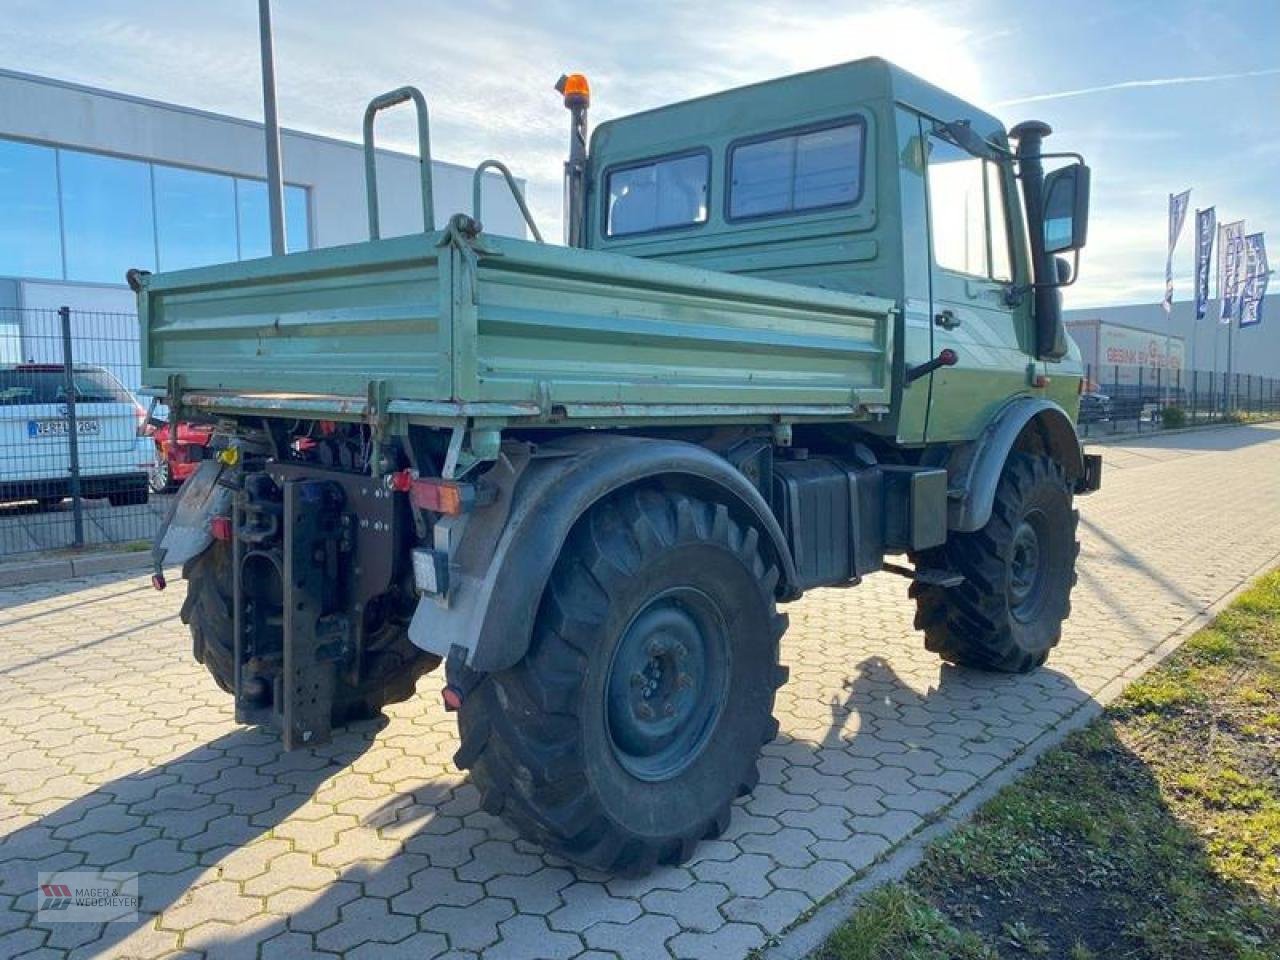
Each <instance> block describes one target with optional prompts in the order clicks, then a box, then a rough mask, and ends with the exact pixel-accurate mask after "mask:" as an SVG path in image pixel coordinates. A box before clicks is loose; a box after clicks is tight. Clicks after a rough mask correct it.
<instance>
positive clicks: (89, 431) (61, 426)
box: [27, 419, 102, 437]
mask: <svg viewBox="0 0 1280 960" xmlns="http://www.w3.org/2000/svg"><path fill="white" fill-rule="evenodd" d="M70 432H71V431H70V430H69V429H68V427H67V421H66V420H62V419H58V420H28V421H27V436H28V437H65V436H66V435H67V434H68V433H70ZM101 432H102V423H101V422H100V421H98V420H77V421H76V434H77V435H78V436H81V437H86V436H95V435H96V434H99V433H101Z"/></svg>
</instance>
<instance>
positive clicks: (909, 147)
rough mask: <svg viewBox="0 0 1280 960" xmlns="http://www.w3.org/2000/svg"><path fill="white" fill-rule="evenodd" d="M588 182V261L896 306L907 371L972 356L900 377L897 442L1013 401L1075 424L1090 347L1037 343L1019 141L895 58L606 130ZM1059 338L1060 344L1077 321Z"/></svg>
mask: <svg viewBox="0 0 1280 960" xmlns="http://www.w3.org/2000/svg"><path fill="white" fill-rule="evenodd" d="M975 143H978V144H981V145H982V146H981V147H980V149H979V150H978V151H977V152H975V151H974V149H973V145H974V144H975ZM1037 147H1038V142H1037ZM1065 169H1067V170H1068V171H1071V170H1073V168H1072V167H1068V168H1065ZM587 184H588V187H587V197H586V203H585V205H584V207H585V220H586V225H585V230H584V231H583V239H584V243H585V245H586V246H588V247H590V248H591V249H595V250H607V251H610V252H614V253H621V254H625V255H627V256H630V257H642V258H654V259H661V260H668V261H672V262H676V263H683V264H689V265H692V266H698V267H703V268H706V269H709V270H715V271H723V272H727V273H734V274H741V275H745V276H752V277H761V278H766V279H770V280H779V281H783V282H786V283H793V284H802V285H808V286H815V287H821V288H824V289H829V290H841V291H847V292H850V293H861V294H872V295H875V296H880V297H887V298H889V299H892V300H893V301H895V303H897V304H898V305H899V309H900V310H901V321H900V322H899V323H898V324H897V328H896V331H895V334H896V335H895V343H894V350H895V353H896V354H897V355H898V356H900V357H901V358H902V359H903V363H902V364H901V365H899V366H897V367H896V369H897V371H898V372H899V373H901V372H903V371H904V370H907V369H911V368H913V367H919V366H920V365H922V364H925V363H928V362H929V361H930V360H932V359H934V358H936V357H937V356H938V355H939V354H941V353H942V351H944V350H952V351H954V353H955V356H956V357H957V362H956V363H955V364H954V365H950V366H941V367H939V368H937V369H936V370H935V371H933V372H932V373H931V374H927V375H925V376H922V377H920V378H918V379H915V380H911V381H909V382H907V381H906V380H905V379H904V378H903V377H902V376H897V377H895V381H894V383H893V386H892V389H893V400H892V402H891V403H890V405H889V406H890V408H891V409H892V411H893V413H892V415H891V416H889V417H887V418H885V419H884V420H882V421H880V422H879V423H877V424H875V425H874V426H872V427H871V429H872V430H873V431H878V432H883V433H885V434H887V435H888V436H890V437H892V438H893V439H894V441H895V442H897V443H899V444H907V445H916V444H923V443H947V442H959V441H964V440H968V439H972V438H973V437H974V436H976V435H977V434H978V433H979V432H980V431H981V429H982V428H983V426H984V424H986V423H987V422H988V421H989V420H990V418H991V416H992V415H993V413H994V412H995V410H996V409H997V408H998V407H999V406H1001V405H1003V404H1005V403H1007V402H1008V401H1009V399H1010V397H1013V396H1021V395H1026V396H1040V397H1047V398H1050V399H1052V400H1054V401H1055V402H1057V403H1058V404H1060V405H1061V406H1062V407H1063V408H1064V409H1066V410H1068V411H1069V412H1072V413H1074V411H1075V408H1076V404H1077V400H1076V395H1077V392H1078V384H1079V378H1080V377H1081V375H1082V370H1081V366H1080V357H1079V351H1078V350H1076V348H1075V345H1074V344H1072V343H1071V342H1070V341H1069V340H1066V341H1065V342H1066V352H1065V353H1060V355H1057V356H1047V355H1046V354H1052V353H1054V350H1053V349H1052V348H1051V347H1050V349H1047V350H1042V349H1041V348H1040V345H1039V344H1038V342H1037V328H1036V325H1035V321H1034V306H1035V302H1036V298H1035V296H1033V289H1034V285H1035V283H1036V276H1035V269H1034V264H1033V260H1032V257H1033V251H1032V245H1031V243H1030V242H1029V231H1028V219H1027V210H1026V206H1025V204H1024V202H1023V199H1024V198H1023V196H1022V191H1021V190H1020V185H1019V172H1018V170H1017V164H1016V154H1015V152H1014V150H1013V149H1011V147H1010V142H1009V135H1008V132H1007V131H1006V130H1005V128H1004V125H1003V124H1002V123H1001V122H1000V121H999V120H998V119H996V118H995V117H993V116H991V115H990V114H987V113H984V112H982V111H980V110H978V109H976V108H975V107H974V106H972V105H971V104H969V103H966V102H965V101H963V100H961V99H959V98H957V97H955V96H953V95H951V94H949V93H947V92H946V91H944V90H941V89H939V88H938V87H935V86H933V85H932V84H929V83H927V82H925V81H923V80H921V79H920V78H918V77H916V76H914V75H912V74H911V73H909V72H907V71H905V70H903V69H901V68H899V67H896V66H894V65H893V64H891V63H889V62H887V61H885V60H882V59H878V58H869V59H865V60H859V61H856V62H853V63H846V64H841V65H838V66H833V67H828V68H825V69H821V70H815V71H812V72H809V73H802V74H797V75H795V76H789V77H783V78H780V79H776V80H769V81H767V82H764V83H758V84H754V85H752V86H747V87H742V88H739V89H735V90H730V91H726V92H723V93H716V94H712V95H710V96H706V97H700V98H698V99H695V100H689V101H685V102H683V103H677V104H673V105H671V106H664V107H660V108H658V109H655V110H650V111H647V112H644V113H640V114H635V115H632V116H627V117H623V118H621V119H617V120H611V121H608V122H606V123H603V124H601V125H600V126H599V127H597V128H596V130H595V132H594V134H593V136H592V138H591V148H590V151H589V163H588V177H587ZM1083 189H1084V191H1085V194H1086V196H1085V197H1084V198H1083V199H1085V200H1087V183H1086V184H1085V185H1084V187H1083ZM1073 204H1074V199H1073ZM1041 226H1042V225H1041ZM1055 271H1056V267H1055ZM1051 282H1055V283H1056V282H1057V276H1056V273H1055V276H1054V278H1053V280H1052V281H1051ZM1051 326H1052V327H1054V328H1057V329H1056V330H1055V334H1056V337H1057V338H1058V339H1059V340H1063V339H1064V335H1063V334H1062V333H1061V330H1060V327H1061V319H1060V316H1059V317H1058V318H1056V319H1054V320H1053V322H1052V324H1051Z"/></svg>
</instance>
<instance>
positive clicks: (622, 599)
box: [446, 488, 786, 873]
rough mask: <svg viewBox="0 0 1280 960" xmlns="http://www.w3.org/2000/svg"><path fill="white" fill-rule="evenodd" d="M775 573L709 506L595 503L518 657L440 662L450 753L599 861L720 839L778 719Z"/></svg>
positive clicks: (749, 531)
mask: <svg viewBox="0 0 1280 960" xmlns="http://www.w3.org/2000/svg"><path fill="white" fill-rule="evenodd" d="M777 580H778V570H777V568H776V567H774V566H772V565H771V564H768V563H766V561H765V560H764V559H763V557H762V551H761V547H760V543H759V535H758V533H757V531H756V530H755V529H754V528H753V527H750V526H743V525H742V524H740V523H738V522H737V521H735V520H734V519H732V518H731V517H730V516H729V513H728V511H727V509H726V508H725V507H724V506H723V505H720V504H712V503H707V502H704V501H701V500H697V499H694V498H693V497H690V496H685V495H683V494H678V493H669V492H663V491H659V490H654V489H648V488H641V489H634V490H628V491H624V492H622V493H620V494H617V495H615V496H613V497H611V498H609V499H606V500H605V501H603V502H601V503H599V504H597V505H596V506H594V507H593V508H592V509H591V510H590V511H589V512H588V513H587V515H586V516H585V517H584V518H583V519H582V520H581V521H580V522H579V523H578V524H577V525H576V526H575V527H574V529H573V531H572V532H571V534H570V536H569V538H568V540H567V541H566V543H565V545H564V547H563V549H562V550H561V553H560V556H559V558H558V560H557V562H556V566H555V568H554V571H553V573H552V575H551V578H550V582H549V584H548V586H547V589H546V591H545V593H544V595H543V598H542V601H541V604H540V607H539V610H538V614H537V618H536V620H535V622H534V624H533V630H532V638H531V643H530V647H529V650H528V652H527V653H526V655H525V657H524V659H523V660H521V661H520V662H519V663H518V664H516V665H515V666H514V667H511V668H510V669H507V670H503V671H500V672H495V673H488V674H475V673H472V672H471V671H469V670H468V669H467V668H465V667H460V666H457V665H456V664H454V662H453V660H452V659H451V660H450V661H449V662H448V664H447V666H446V669H447V670H448V671H449V673H450V676H449V680H450V683H452V684H453V685H454V686H456V687H457V688H459V689H460V690H462V691H464V699H463V703H462V706H461V710H460V714H459V728H460V733H461V748H460V749H459V750H458V753H457V757H456V762H457V764H458V766H459V767H462V768H464V769H468V770H470V772H471V778H472V782H473V783H474V784H475V785H476V787H477V788H478V789H479V791H480V795H481V798H482V803H483V806H484V808H485V809H486V810H488V811H490V812H491V813H494V814H498V815H500V816H502V817H503V818H505V819H506V820H507V821H508V822H509V823H511V824H512V825H513V826H514V827H515V828H516V829H517V830H518V831H519V832H520V833H521V834H522V835H523V836H524V837H526V838H527V839H530V840H533V841H536V842H538V843H540V844H542V845H543V846H544V847H546V848H548V849H550V850H552V851H554V852H556V853H559V854H561V855H563V856H564V857H566V858H568V859H570V860H573V861H575V862H577V863H579V864H582V865H584V866H588V867H592V868H596V869H599V870H605V871H611V872H613V871H616V872H624V873H640V872H643V871H645V870H648V869H650V868H651V867H653V866H654V865H656V864H659V863H663V864H669V863H680V862H682V861H684V860H686V859H688V857H689V856H690V855H691V854H692V853H693V850H694V847H695V846H696V845H697V843H698V842H699V841H700V840H702V839H704V838H707V837H714V836H717V835H719V833H720V832H721V831H723V830H724V829H725V827H726V825H727V824H728V822H729V810H730V804H731V803H732V802H733V800H734V798H735V797H738V796H740V795H744V794H746V793H749V792H750V791H751V790H752V789H753V788H754V787H755V784H756V782H757V779H758V773H757V769H756V761H757V758H758V756H759V753H760V748H761V746H763V744H765V743H767V742H768V741H769V740H771V739H773V737H774V736H775V735H776V733H777V729H778V725H777V722H776V721H775V720H774V719H773V701H774V692H775V690H776V689H777V687H778V686H780V685H781V683H782V682H783V680H784V679H785V677H786V671H785V668H782V667H780V666H779V665H778V641H779V638H780V637H781V635H782V633H783V631H784V630H785V629H786V617H785V616H784V615H781V614H779V613H778V612H777V609H776V606H775V604H774V587H775V585H776V583H777ZM513 628H514V625H513Z"/></svg>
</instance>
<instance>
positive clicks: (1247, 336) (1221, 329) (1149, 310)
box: [1063, 294, 1280, 380]
mask: <svg viewBox="0 0 1280 960" xmlns="http://www.w3.org/2000/svg"><path fill="white" fill-rule="evenodd" d="M1063 318H1064V320H1065V321H1066V322H1067V326H1068V328H1069V329H1070V328H1071V327H1072V326H1073V325H1078V324H1080V323H1081V322H1082V321H1092V320H1098V321H1101V322H1102V324H1104V325H1106V326H1111V327H1115V328H1137V329H1139V330H1146V331H1150V333H1151V334H1152V339H1153V341H1154V343H1155V349H1156V352H1163V351H1164V337H1165V335H1166V334H1167V335H1168V337H1169V338H1170V339H1171V340H1172V341H1174V342H1172V343H1170V344H1169V352H1173V353H1175V354H1179V353H1180V355H1179V356H1178V365H1179V366H1181V367H1182V368H1183V369H1184V370H1187V371H1190V370H1200V371H1212V370H1217V371H1218V372H1219V373H1222V372H1224V371H1225V370H1226V369H1227V347H1228V344H1230V345H1231V370H1232V371H1233V372H1236V373H1240V374H1244V375H1250V374H1252V375H1253V376H1264V377H1280V294H1270V295H1269V296H1267V297H1266V298H1265V299H1264V300H1263V302H1262V323H1260V324H1258V325H1257V326H1252V327H1245V328H1244V329H1240V328H1239V327H1236V328H1234V329H1232V330H1230V331H1228V328H1227V326H1226V325H1224V324H1220V323H1218V322H1217V318H1218V301H1217V300H1214V301H1212V302H1210V304H1209V313H1208V316H1207V317H1206V318H1205V319H1204V320H1201V321H1200V322H1199V323H1197V322H1195V304H1194V303H1193V302H1192V301H1190V300H1186V301H1182V302H1178V303H1174V305H1173V313H1172V314H1171V315H1170V316H1169V317H1167V318H1166V316H1165V312H1164V307H1163V306H1161V305H1160V304H1159V303H1135V304H1128V305H1126V306H1116V307H1090V308H1088V309H1083V310H1064V311H1063ZM1176 341H1182V348H1181V350H1180V351H1178V350H1177V347H1178V344H1177V342H1176ZM1139 352H1140V351H1139ZM1102 362H1103V363H1106V362H1108V361H1106V360H1105V358H1104V359H1103V361H1102ZM1112 377H1113V374H1112V373H1109V372H1106V371H1102V372H1101V373H1100V375H1098V376H1095V379H1099V380H1110V379H1112Z"/></svg>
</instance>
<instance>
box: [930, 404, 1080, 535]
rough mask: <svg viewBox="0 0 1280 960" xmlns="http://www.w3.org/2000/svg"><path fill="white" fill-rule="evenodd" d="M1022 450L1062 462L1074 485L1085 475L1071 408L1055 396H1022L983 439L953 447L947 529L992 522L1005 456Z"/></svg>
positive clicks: (949, 463) (993, 421) (990, 426)
mask: <svg viewBox="0 0 1280 960" xmlns="http://www.w3.org/2000/svg"><path fill="white" fill-rule="evenodd" d="M1018 449H1030V450H1037V449H1043V450H1044V451H1045V452H1047V453H1048V454H1049V455H1050V456H1051V457H1053V458H1054V459H1055V460H1057V461H1058V463H1060V464H1061V465H1062V469H1063V471H1064V472H1065V473H1066V475H1067V479H1068V480H1070V481H1071V482H1072V484H1073V485H1078V484H1079V483H1080V482H1081V481H1082V480H1083V479H1084V476H1085V459H1084V451H1083V450H1082V449H1081V447H1080V437H1079V435H1078V434H1077V433H1076V428H1075V424H1073V423H1072V422H1071V418H1070V417H1069V416H1067V412H1066V411H1065V410H1063V409H1062V407H1060V406H1058V404H1056V403H1054V402H1053V401H1052V400H1045V399H1043V398H1040V397H1019V398H1018V399H1016V400H1013V401H1011V402H1010V403H1009V404H1007V405H1006V406H1005V407H1003V408H1002V409H1001V410H1000V411H999V412H998V413H997V414H996V415H995V416H994V417H992V419H991V422H990V423H988V424H987V427H986V429H985V430H983V431H982V435H981V436H979V437H978V439H976V440H974V441H972V442H970V443H965V444H961V445H960V446H958V447H956V448H955V449H954V450H953V451H952V452H951V456H950V458H949V459H948V460H947V477H948V504H947V527H948V529H950V530H955V531H960V532H970V531H973V530H981V529H982V528H983V527H985V526H986V525H987V520H989V519H990V517H991V507H992V505H993V504H994V503H995V498H996V485H997V484H998V483H999V482H1000V474H1001V473H1002V472H1003V471H1004V464H1005V461H1006V460H1008V459H1009V454H1010V453H1012V452H1013V451H1014V450H1018Z"/></svg>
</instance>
